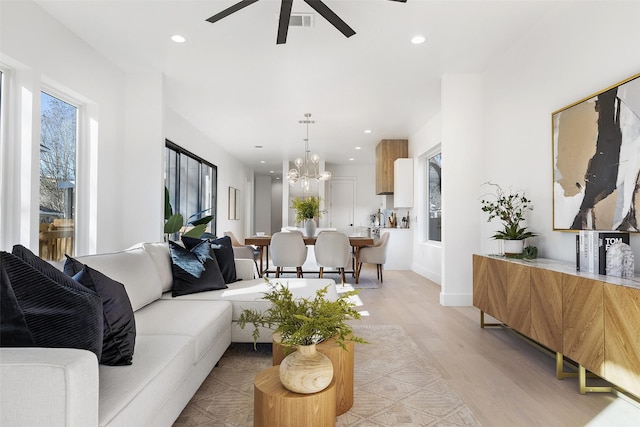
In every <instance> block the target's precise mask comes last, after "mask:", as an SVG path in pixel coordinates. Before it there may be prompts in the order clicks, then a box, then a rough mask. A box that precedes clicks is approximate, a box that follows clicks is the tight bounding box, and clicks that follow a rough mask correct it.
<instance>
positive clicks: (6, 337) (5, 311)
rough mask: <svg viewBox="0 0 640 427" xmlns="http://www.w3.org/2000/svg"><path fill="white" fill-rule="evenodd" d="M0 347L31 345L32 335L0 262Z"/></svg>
mask: <svg viewBox="0 0 640 427" xmlns="http://www.w3.org/2000/svg"><path fill="white" fill-rule="evenodd" d="M0 347H33V337H31V332H29V328H28V327H27V322H26V321H25V320H24V314H23V313H22V310H21V309H20V306H19V305H18V300H17V299H16V296H15V294H14V293H13V289H12V288H11V282H10V281H9V276H7V272H6V271H5V269H4V264H3V263H0Z"/></svg>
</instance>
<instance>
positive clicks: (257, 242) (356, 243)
mask: <svg viewBox="0 0 640 427" xmlns="http://www.w3.org/2000/svg"><path fill="white" fill-rule="evenodd" d="M316 239H317V236H312V237H307V236H303V240H304V244H305V245H315V244H316ZM244 244H245V245H252V246H256V247H258V249H259V250H260V277H263V275H264V274H265V273H267V270H266V269H264V268H263V263H262V262H263V259H266V265H267V268H268V267H269V245H270V244H271V236H268V235H265V236H251V237H246V238H245V239H244ZM349 244H350V245H351V247H352V248H353V254H354V257H355V267H354V269H353V274H354V276H355V281H356V283H358V280H359V271H358V256H359V252H360V248H362V247H363V246H373V238H372V237H363V236H349ZM263 255H264V256H263Z"/></svg>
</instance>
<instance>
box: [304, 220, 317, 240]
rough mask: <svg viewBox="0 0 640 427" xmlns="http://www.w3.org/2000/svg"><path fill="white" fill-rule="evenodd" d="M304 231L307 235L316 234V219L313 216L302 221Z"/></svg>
mask: <svg viewBox="0 0 640 427" xmlns="http://www.w3.org/2000/svg"><path fill="white" fill-rule="evenodd" d="M304 232H305V235H306V236H307V237H313V236H315V235H316V221H315V220H314V219H313V218H307V219H306V220H305V221H304Z"/></svg>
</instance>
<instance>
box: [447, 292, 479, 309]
mask: <svg viewBox="0 0 640 427" xmlns="http://www.w3.org/2000/svg"><path fill="white" fill-rule="evenodd" d="M440 305H444V306H451V307H460V306H472V305H473V295H472V294H445V293H443V292H440Z"/></svg>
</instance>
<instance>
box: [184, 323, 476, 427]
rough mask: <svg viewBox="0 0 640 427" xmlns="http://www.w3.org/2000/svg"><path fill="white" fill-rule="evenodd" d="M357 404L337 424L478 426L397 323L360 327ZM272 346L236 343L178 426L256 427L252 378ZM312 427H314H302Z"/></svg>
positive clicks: (266, 361) (267, 362) (267, 359)
mask: <svg viewBox="0 0 640 427" xmlns="http://www.w3.org/2000/svg"><path fill="white" fill-rule="evenodd" d="M354 331H355V333H356V335H358V336H361V337H363V338H365V339H366V340H367V341H368V342H369V344H356V346H355V352H356V353H355V390H354V391H355V399H354V405H353V407H352V408H351V409H350V410H349V411H348V412H347V413H345V414H343V415H340V416H339V417H338V418H337V420H336V425H337V426H360V427H364V426H367V427H372V426H479V425H480V423H479V422H478V421H477V420H476V418H475V417H474V416H473V414H472V413H471V411H470V410H469V409H468V408H467V407H466V406H465V405H464V403H463V402H462V400H460V398H459V397H458V396H457V395H456V393H455V392H454V391H453V390H452V389H451V388H450V387H449V385H448V384H447V382H446V381H445V380H444V379H443V378H442V376H441V375H440V372H439V371H438V370H437V369H436V367H434V366H433V365H431V364H430V363H429V361H428V359H427V358H426V357H425V356H424V355H423V354H422V353H421V352H420V351H419V350H418V348H417V346H416V344H415V343H414V342H413V341H412V340H411V338H410V337H409V336H408V335H407V334H406V332H405V331H404V329H403V328H402V327H400V326H395V325H381V326H373V325H357V326H355V327H354ZM269 366H271V346H270V345H265V344H262V345H259V346H258V350H257V351H254V350H253V346H252V345H251V344H232V345H231V347H229V349H228V350H227V351H226V353H225V354H224V356H223V357H222V359H220V362H219V364H218V366H217V367H215V368H214V369H213V371H212V372H211V374H210V375H209V377H208V378H207V379H206V380H205V382H204V383H203V384H202V386H201V387H200V389H199V390H198V392H197V393H196V395H195V396H194V397H193V399H192V400H191V402H190V403H189V404H188V405H187V407H186V408H185V409H184V411H183V412H182V414H181V415H180V417H179V418H178V419H177V420H176V423H175V424H174V426H227V427H236V426H242V427H245V426H246V427H249V426H252V425H253V379H254V377H255V375H256V373H258V372H259V371H260V370H262V369H264V368H267V367H269ZM300 427H309V426H300Z"/></svg>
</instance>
